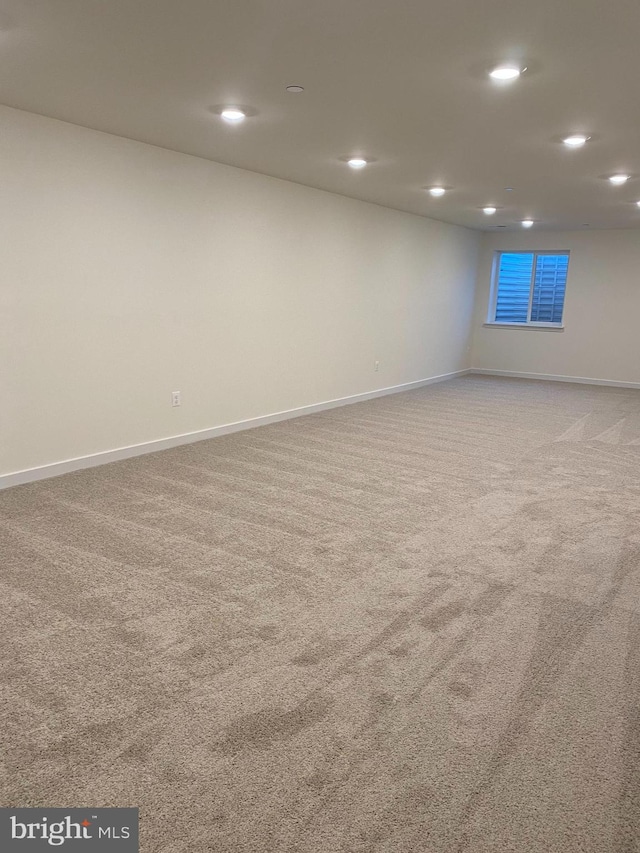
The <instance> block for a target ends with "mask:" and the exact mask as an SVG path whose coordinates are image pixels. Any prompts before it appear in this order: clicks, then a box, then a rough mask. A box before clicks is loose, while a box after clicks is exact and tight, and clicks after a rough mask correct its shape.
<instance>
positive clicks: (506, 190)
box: [504, 187, 513, 193]
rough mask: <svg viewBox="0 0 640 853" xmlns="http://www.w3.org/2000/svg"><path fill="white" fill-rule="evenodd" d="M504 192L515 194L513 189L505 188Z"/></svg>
mask: <svg viewBox="0 0 640 853" xmlns="http://www.w3.org/2000/svg"><path fill="white" fill-rule="evenodd" d="M504 191H505V192H506V193H512V192H513V187H505V188H504Z"/></svg>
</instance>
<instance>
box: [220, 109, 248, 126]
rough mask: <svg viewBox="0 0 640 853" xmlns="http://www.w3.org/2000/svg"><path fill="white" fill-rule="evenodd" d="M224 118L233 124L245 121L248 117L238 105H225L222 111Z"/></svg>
mask: <svg viewBox="0 0 640 853" xmlns="http://www.w3.org/2000/svg"><path fill="white" fill-rule="evenodd" d="M220 115H221V116H222V118H223V119H224V120H225V121H229V122H231V123H232V124H236V123H237V122H239V121H244V120H245V118H246V117H247V116H246V114H245V113H243V111H242V110H239V109H238V108H237V107H225V108H224V109H223V110H222V112H221V113H220Z"/></svg>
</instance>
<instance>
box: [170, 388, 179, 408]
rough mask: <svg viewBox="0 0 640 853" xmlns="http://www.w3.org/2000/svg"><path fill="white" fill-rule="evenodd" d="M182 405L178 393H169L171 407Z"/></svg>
mask: <svg viewBox="0 0 640 853" xmlns="http://www.w3.org/2000/svg"><path fill="white" fill-rule="evenodd" d="M181 403H182V399H181V397H180V391H172V392H171V405H172V406H179V405H180V404H181Z"/></svg>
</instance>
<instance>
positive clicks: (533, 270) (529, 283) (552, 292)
mask: <svg viewBox="0 0 640 853" xmlns="http://www.w3.org/2000/svg"><path fill="white" fill-rule="evenodd" d="M568 269H569V252H496V256H495V260H494V265H493V282H492V288H491V304H490V307H489V318H488V322H489V323H507V324H516V325H524V326H561V325H562V310H563V307H564V293H565V288H566V284H567V270H568Z"/></svg>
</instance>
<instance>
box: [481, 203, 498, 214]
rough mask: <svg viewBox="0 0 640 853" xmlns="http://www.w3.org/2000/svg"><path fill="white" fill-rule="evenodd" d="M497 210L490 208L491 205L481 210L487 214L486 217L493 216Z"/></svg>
mask: <svg viewBox="0 0 640 853" xmlns="http://www.w3.org/2000/svg"><path fill="white" fill-rule="evenodd" d="M497 209H498V208H497V207H491V205H489V206H488V207H483V208H482V210H483V211H484V212H485V213H486V214H487V216H493V214H494V213H495V212H496V210H497Z"/></svg>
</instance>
